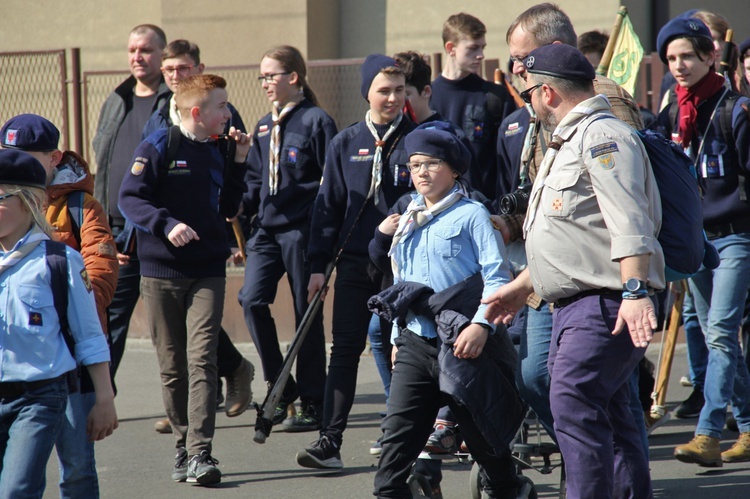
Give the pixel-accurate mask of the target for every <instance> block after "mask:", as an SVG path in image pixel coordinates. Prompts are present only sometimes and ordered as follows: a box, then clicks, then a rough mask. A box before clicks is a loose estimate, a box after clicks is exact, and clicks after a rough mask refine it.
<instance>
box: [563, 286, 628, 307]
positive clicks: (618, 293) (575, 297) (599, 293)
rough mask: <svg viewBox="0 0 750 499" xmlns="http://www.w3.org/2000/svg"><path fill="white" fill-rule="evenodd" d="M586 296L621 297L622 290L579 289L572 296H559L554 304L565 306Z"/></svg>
mask: <svg viewBox="0 0 750 499" xmlns="http://www.w3.org/2000/svg"><path fill="white" fill-rule="evenodd" d="M587 296H609V297H612V298H614V297H616V298H622V291H615V290H614V289H589V290H588V291H581V292H580V293H577V294H574V295H573V296H568V297H566V298H560V299H559V300H557V301H556V302H555V305H554V306H555V308H562V307H567V306H568V305H570V304H571V303H574V302H577V301H578V300H580V299H582V298H586V297H587Z"/></svg>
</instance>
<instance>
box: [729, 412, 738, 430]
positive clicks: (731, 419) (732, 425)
mask: <svg viewBox="0 0 750 499" xmlns="http://www.w3.org/2000/svg"><path fill="white" fill-rule="evenodd" d="M727 430H729V431H733V432H735V433H739V431H740V428H739V427H738V426H737V420H736V419H734V414H732V413H731V412H730V413H729V414H727Z"/></svg>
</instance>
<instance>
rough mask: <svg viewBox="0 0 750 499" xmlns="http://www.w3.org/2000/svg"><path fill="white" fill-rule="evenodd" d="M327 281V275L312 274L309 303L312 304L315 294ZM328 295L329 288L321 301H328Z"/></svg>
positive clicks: (309, 285)
mask: <svg viewBox="0 0 750 499" xmlns="http://www.w3.org/2000/svg"><path fill="white" fill-rule="evenodd" d="M325 281H326V276H325V274H310V281H309V282H308V284H307V303H310V302H311V301H312V299H313V297H314V296H315V293H317V292H318V290H319V289H321V288H322V287H323V283H325ZM326 293H328V286H326V288H325V289H324V290H323V292H322V293H321V294H320V301H324V300H325V299H326Z"/></svg>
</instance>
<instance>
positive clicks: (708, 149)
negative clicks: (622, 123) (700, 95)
mask: <svg viewBox="0 0 750 499" xmlns="http://www.w3.org/2000/svg"><path fill="white" fill-rule="evenodd" d="M723 92H724V89H721V90H720V91H719V92H717V93H716V94H715V95H713V96H712V97H710V98H709V99H707V100H705V101H703V102H702V103H701V104H700V105H699V106H698V123H697V125H698V131H699V133H698V136H697V137H694V138H693V142H692V144H691V145H690V147H691V151H692V157H695V156H696V155H697V154H698V149H699V147H700V143H701V139H702V138H703V136H704V130H705V142H704V146H703V152H702V154H701V156H702V157H701V158H699V161H698V162H697V165H696V166H697V169H698V174H699V175H701V176H703V179H702V180H703V183H704V195H703V227H704V229H706V231H707V232H709V233H710V232H713V231H717V230H718V229H719V227H720V226H722V225H724V224H730V223H731V224H744V225H745V226H746V229H742V230H740V232H750V204H749V203H748V191H749V190H750V185H748V184H749V182H748V180H747V176H748V175H750V118H749V116H748V108H749V107H750V99H748V98H747V97H740V98H739V99H738V100H737V102H736V103H735V105H734V107H733V109H732V138H733V142H734V143H733V144H727V141H726V140H725V138H724V134H723V133H722V129H721V114H722V108H723V106H724V104H723V102H720V99H721V96H722V94H723ZM730 93H731V91H730ZM728 95H729V94H728ZM676 105H677V104H676V103H672V104H670V105H668V106H667V107H665V108H664V109H663V110H662V112H661V113H659V121H658V125H657V131H659V132H660V133H661V134H662V135H664V136H665V137H670V136H671V134H672V132H673V131H675V130H676V126H675V124H673V123H671V122H670V119H669V109H670V108H671V106H676ZM717 105H718V106H719V108H718V109H717V110H716V113H715V115H714V119H713V121H712V122H710V123H709V121H710V118H711V114H712V113H713V110H714V108H715V107H716V106H717ZM678 114H679V113H678ZM677 119H678V120H679V116H677ZM709 125H710V126H709ZM704 164H706V165H707V166H706V167H705V168H704V166H703V165H704ZM709 236H710V234H709Z"/></svg>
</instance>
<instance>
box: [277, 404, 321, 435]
mask: <svg viewBox="0 0 750 499" xmlns="http://www.w3.org/2000/svg"><path fill="white" fill-rule="evenodd" d="M322 423H323V406H322V405H321V404H319V403H318V404H314V403H312V402H309V401H306V400H303V401H302V409H301V410H300V411H299V412H297V414H295V415H294V416H293V417H291V418H288V419H285V420H284V422H283V423H282V425H281V427H282V428H283V429H284V431H288V432H289V433H301V432H303V431H315V430H319V429H320V428H321V427H322V426H323V425H322Z"/></svg>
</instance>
